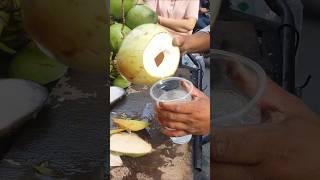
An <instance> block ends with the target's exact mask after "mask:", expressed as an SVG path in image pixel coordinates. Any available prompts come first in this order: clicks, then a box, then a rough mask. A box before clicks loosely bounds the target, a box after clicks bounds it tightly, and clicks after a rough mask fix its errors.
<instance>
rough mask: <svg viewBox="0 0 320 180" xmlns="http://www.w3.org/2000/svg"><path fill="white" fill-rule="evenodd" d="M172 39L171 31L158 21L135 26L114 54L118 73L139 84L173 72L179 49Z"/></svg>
mask: <svg viewBox="0 0 320 180" xmlns="http://www.w3.org/2000/svg"><path fill="white" fill-rule="evenodd" d="M172 40H173V37H172V35H171V34H170V33H169V32H168V31H167V30H166V29H165V28H163V27H162V26H160V25H157V24H144V25H141V26H138V27H136V28H135V29H133V30H132V31H131V32H130V33H129V34H128V35H127V36H126V37H125V39H124V40H123V42H122V45H121V47H120V49H119V52H118V53H117V55H116V57H115V60H116V63H117V69H118V71H119V73H120V74H121V75H122V76H123V77H124V78H125V79H127V80H128V81H129V82H132V83H134V84H139V85H152V84H153V83H155V82H156V81H158V80H160V79H162V78H166V77H169V76H172V75H174V74H175V72H176V70H177V68H178V65H179V61H180V51H179V48H178V47H175V46H173V45H172Z"/></svg>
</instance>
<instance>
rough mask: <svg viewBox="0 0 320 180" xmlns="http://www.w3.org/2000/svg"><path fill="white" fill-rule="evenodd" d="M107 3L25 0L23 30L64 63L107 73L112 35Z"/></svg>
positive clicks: (23, 2) (22, 8)
mask: <svg viewBox="0 0 320 180" xmlns="http://www.w3.org/2000/svg"><path fill="white" fill-rule="evenodd" d="M107 10H108V9H107V2H106V1H90V0H72V1H66V0H65V1H59V0H58V1H57V0H45V1H44V0H23V1H21V11H22V14H23V16H22V17H23V23H24V27H25V28H26V30H27V31H28V34H29V35H30V36H31V38H32V39H33V40H35V41H36V42H37V43H38V44H40V45H41V46H42V48H43V49H45V50H47V51H48V52H50V53H51V54H52V55H54V56H55V57H56V59H58V60H59V61H61V62H62V63H64V64H66V65H68V66H69V67H71V68H73V69H77V70H80V71H87V72H88V71H89V72H98V73H105V71H106V67H107V66H106V57H108V52H107V49H108V46H109V45H110V43H109V42H108V41H106V39H108V35H109V27H108V25H109V23H108V19H109V17H108V15H107V12H108V11H107Z"/></svg>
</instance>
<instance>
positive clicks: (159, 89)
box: [150, 77, 193, 144]
mask: <svg viewBox="0 0 320 180" xmlns="http://www.w3.org/2000/svg"><path fill="white" fill-rule="evenodd" d="M186 86H188V87H191V88H186ZM192 90H193V84H192V83H191V82H190V81H188V80H186V79H184V78H180V77H169V78H166V79H163V80H160V81H158V82H156V83H155V84H154V85H153V86H152V87H151V88H150V96H151V97H152V98H153V99H154V100H155V101H156V103H157V105H158V104H159V102H164V103H185V102H188V101H192V96H191V93H192ZM165 128H166V129H169V130H174V129H170V128H168V127H165ZM170 138H171V140H172V142H173V143H175V144H186V143H188V142H189V141H190V140H191V138H192V135H186V136H182V137H170Z"/></svg>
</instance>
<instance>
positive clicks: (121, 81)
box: [112, 75, 130, 88]
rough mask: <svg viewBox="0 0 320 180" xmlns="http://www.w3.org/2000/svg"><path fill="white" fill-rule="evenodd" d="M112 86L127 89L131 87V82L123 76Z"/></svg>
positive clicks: (114, 81)
mask: <svg viewBox="0 0 320 180" xmlns="http://www.w3.org/2000/svg"><path fill="white" fill-rule="evenodd" d="M112 85H113V86H117V87H121V88H127V87H129V86H130V82H128V81H127V80H125V79H124V78H123V77H122V76H121V75H119V76H118V77H117V78H116V79H115V80H113V82H112Z"/></svg>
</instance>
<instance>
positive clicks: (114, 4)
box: [110, 0, 137, 19]
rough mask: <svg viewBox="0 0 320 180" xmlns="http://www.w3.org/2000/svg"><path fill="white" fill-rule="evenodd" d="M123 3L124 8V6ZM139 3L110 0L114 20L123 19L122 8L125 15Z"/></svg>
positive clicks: (128, 0) (133, 0)
mask: <svg viewBox="0 0 320 180" xmlns="http://www.w3.org/2000/svg"><path fill="white" fill-rule="evenodd" d="M122 2H123V6H122ZM136 3H137V0H110V16H112V17H113V18H114V19H121V18H122V7H123V9H124V13H125V15H126V14H127V12H128V11H129V10H130V9H131V8H132V7H133V6H134V5H135V4H136Z"/></svg>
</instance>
